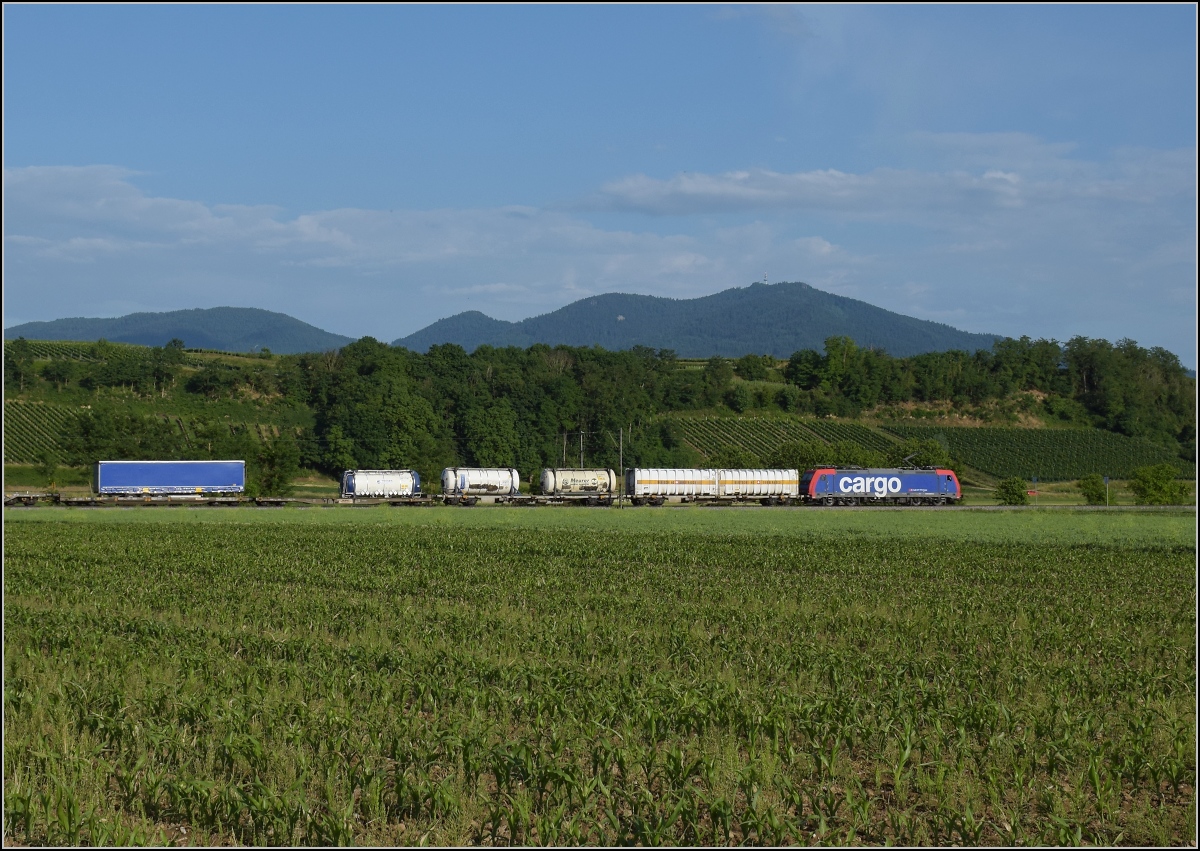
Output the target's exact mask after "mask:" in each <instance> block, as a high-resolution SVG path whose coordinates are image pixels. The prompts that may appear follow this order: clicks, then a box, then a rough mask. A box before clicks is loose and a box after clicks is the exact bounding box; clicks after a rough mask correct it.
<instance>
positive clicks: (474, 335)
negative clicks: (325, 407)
mask: <svg viewBox="0 0 1200 851" xmlns="http://www.w3.org/2000/svg"><path fill="white" fill-rule="evenodd" d="M834 336H837V337H841V336H845V337H850V338H851V339H853V340H854V342H855V343H856V344H857V345H859V346H860V347H863V348H874V349H884V350H885V351H887V352H889V353H890V354H892V355H895V356H897V357H908V356H910V355H916V354H921V353H924V352H944V351H950V350H953V349H957V350H960V351H965V352H974V351H976V350H978V349H991V347H992V343H994V342H995V341H996V339H997V338H996V337H995V336H994V335H991V334H971V333H968V332H966V331H959V330H958V329H956V328H952V327H950V326H949V325H942V324H940V323H937V322H928V321H925V320H922V319H914V318H912V317H911V316H903V315H901V314H899V313H893V312H891V311H890V310H884V309H883V308H880V307H875V306H874V305H870V304H867V303H866V302H863V301H858V300H856V299H852V298H846V297H844V296H839V295H834V294H832V293H827V292H823V291H821V290H818V289H815V288H813V287H810V286H809V285H808V284H802V283H780V284H761V283H760V284H753V285H751V286H749V287H745V288H734V289H729V290H724V291H723V292H719V293H716V294H714V295H710V296H704V297H702V298H694V299H670V298H658V297H655V296H644V295H626V294H623V293H608V294H605V295H599V296H593V297H591V298H586V299H582V300H581V301H577V302H574V303H573V304H568V305H567V306H566V307H563V308H561V309H559V310H556V311H554V312H553V313H547V314H544V315H542V316H535V317H533V318H530V319H525V320H522V321H520V322H504V321H501V320H499V319H492V318H491V317H488V316H485V315H484V314H482V313H479V312H477V311H472V312H468V313H460V314H457V315H456V316H452V317H450V318H448V319H442V320H440V321H438V322H435V323H434V324H432V325H430V326H429V327H427V328H424V329H422V330H420V331H418V332H416V333H415V334H411V335H409V336H408V337H403V338H401V339H399V340H396V341H395V342H394V343H393V345H396V346H403V347H405V348H407V349H411V350H412V351H416V352H424V351H427V350H428V349H429V347H430V346H433V345H437V344H440V343H457V344H458V345H460V346H462V347H463V348H465V349H467V350H468V351H473V350H474V349H475V348H477V347H478V346H481V345H485V344H486V345H491V346H519V347H521V348H527V347H529V346H531V345H533V344H535V343H546V344H548V345H551V346H554V345H568V346H596V345H598V346H601V347H603V348H605V349H608V350H610V351H613V350H623V349H631V348H633V347H634V346H649V347H651V348H656V349H671V350H673V351H674V352H675V353H676V354H677V355H679V356H680V357H689V358H701V357H709V356H711V355H722V356H724V357H740V356H741V355H744V354H748V353H751V352H755V353H760V354H771V355H775V356H776V357H780V358H786V357H788V356H789V355H791V354H792V352H796V351H799V350H801V349H820V348H821V346H822V344H823V343H824V341H825V340H826V339H827V338H829V337H834Z"/></svg>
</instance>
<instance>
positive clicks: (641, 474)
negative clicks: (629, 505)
mask: <svg viewBox="0 0 1200 851" xmlns="http://www.w3.org/2000/svg"><path fill="white" fill-rule="evenodd" d="M717 487H718V485H717V471H716V470H696V469H680V468H674V469H672V468H663V467H634V468H633V469H631V470H628V471H626V473H625V493H626V494H627V495H628V496H629V497H630V499H631V500H632V501H633V504H634V505H644V504H646V503H649V504H650V505H662V504H663V503H664V502H666V501H667V500H671V501H672V502H696V501H698V500H701V499H713V498H715V497H716V496H717Z"/></svg>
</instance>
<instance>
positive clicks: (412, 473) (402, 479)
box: [342, 470, 421, 499]
mask: <svg viewBox="0 0 1200 851" xmlns="http://www.w3.org/2000/svg"><path fill="white" fill-rule="evenodd" d="M420 493H421V475H420V474H419V473H418V472H417V471H416V470H347V471H346V472H345V473H343V474H342V498H343V499H354V498H359V499H363V498H373V499H387V498H388V497H394V496H417V495H419V494H420Z"/></svg>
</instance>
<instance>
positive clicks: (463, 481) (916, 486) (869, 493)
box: [94, 461, 962, 506]
mask: <svg viewBox="0 0 1200 851" xmlns="http://www.w3.org/2000/svg"><path fill="white" fill-rule="evenodd" d="M245 466H246V465H245V462H243V461H101V462H100V463H99V464H97V466H96V476H95V480H94V481H95V490H96V492H97V493H99V494H100V495H102V496H106V495H107V496H126V497H128V496H139V497H143V498H151V497H170V496H175V497H197V498H200V497H211V496H215V495H228V496H235V497H236V496H237V495H239V494H241V493H242V492H243V491H244V489H245V482H246V472H245ZM441 484H442V492H441V493H440V494H424V493H422V492H421V476H420V474H419V473H417V471H416V470H347V471H345V473H343V475H342V487H341V496H342V500H343V501H350V502H358V501H359V500H368V501H374V500H387V501H391V502H393V503H396V504H414V505H420V504H430V503H434V502H442V503H445V504H447V505H467V506H469V505H476V504H477V503H480V502H484V503H491V504H503V503H508V504H514V505H544V504H559V505H562V504H583V505H612V503H613V501H614V500H615V499H617V498H618V495H621V494H623V495H624V496H626V497H628V498H629V500H630V501H631V502H632V504H633V505H664V504H666V503H668V502H670V503H700V502H722V503H730V502H732V503H744V502H759V503H761V504H763V505H825V506H835V505H840V506H851V505H913V506H917V505H954V504H956V503H958V502H960V501H961V500H962V487H961V486H960V485H959V482H958V477H957V476H956V475H955V474H954V471H953V470H944V469H938V468H934V467H920V468H913V467H910V468H906V469H901V468H891V469H862V468H858V467H817V468H814V469H811V470H805V471H804V472H803V473H801V471H799V470H795V469H787V470H779V469H748V470H735V469H691V468H687V469H681V468H659V467H652V468H646V467H634V468H631V469H627V470H626V471H625V476H624V482H623V484H624V490H623V492H622V491H621V490H620V489H619V488H618V485H619V484H621V480H620V479H619V478H618V477H617V475H616V473H614V472H613V471H612V470H609V469H591V470H582V469H569V468H557V467H554V468H550V467H548V468H546V469H544V470H542V474H541V479H540V482H539V484H540V485H541V487H540V491H541V492H540V493H539V494H528V493H521V476H520V473H519V472H518V471H517V470H516V469H515V468H512V467H447V468H446V469H444V470H443V471H442V480H441Z"/></svg>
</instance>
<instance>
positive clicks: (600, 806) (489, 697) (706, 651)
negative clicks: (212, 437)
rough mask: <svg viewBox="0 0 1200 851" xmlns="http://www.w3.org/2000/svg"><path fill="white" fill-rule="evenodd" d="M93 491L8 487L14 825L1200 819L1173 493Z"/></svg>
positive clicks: (848, 840) (78, 839) (282, 837)
mask: <svg viewBox="0 0 1200 851" xmlns="http://www.w3.org/2000/svg"><path fill="white" fill-rule="evenodd" d="M91 511H92V513H88V512H87V510H83V511H79V510H70V509H27V510H9V511H6V513H5V539H4V544H5V571H4V621H5V645H4V831H5V844H6V845H8V844H109V845H111V844H129V843H143V842H148V843H177V844H196V845H210V844H253V845H268V844H284V845H286V844H321V845H325V844H349V843H356V844H389V845H390V844H404V845H409V844H420V843H428V844H453V843H477V844H484V845H511V844H522V845H536V844H594V843H602V844H646V845H660V844H720V845H725V844H818V843H819V844H830V843H832V844H855V845H858V844H884V843H893V844H928V845H949V844H989V845H1061V844H1079V843H1084V842H1088V843H1097V844H1104V845H1107V844H1134V845H1152V844H1186V843H1189V842H1194V840H1195V838H1196V833H1195V825H1196V811H1195V746H1196V738H1195V729H1196V717H1195V709H1196V644H1195V629H1196V588H1195V557H1196V552H1195V537H1194V534H1195V527H1194V523H1195V515H1194V513H1192V514H1181V515H1151V514H1141V515H1139V514H1135V513H1132V512H1130V513H1126V514H1112V515H1106V516H1105V517H1097V516H1095V515H1094V514H1092V515H1087V514H1084V513H1082V512H1081V513H1079V514H1071V515H1067V516H1066V517H1065V519H1061V518H1058V517H1052V516H1048V515H1045V514H1038V513H1036V512H1033V513H1026V514H1022V515H1013V514H1007V515H1002V514H996V513H993V514H985V513H971V512H961V513H953V514H941V515H936V516H935V515H929V514H921V515H920V516H914V515H913V514H904V513H902V512H892V513H889V512H875V513H872V516H873V517H874V518H875V520H874V521H873V522H867V521H869V520H872V518H870V517H867V516H866V513H862V512H857V513H856V512H846V513H844V514H830V513H817V512H804V511H803V510H797V511H785V510H780V511H778V512H775V513H771V512H765V511H764V512H758V513H754V512H744V511H743V512H739V511H738V510H736V509H728V510H720V509H709V510H704V509H690V510H689V509H680V510H678V511H677V512H674V511H673V510H670V509H664V510H661V511H659V512H652V511H649V510H646V511H641V512H638V511H632V510H627V511H616V510H602V509H598V510H595V511H587V510H584V509H575V510H571V509H563V510H559V511H555V510H546V511H544V512H538V511H530V510H524V509H510V510H504V509H497V510H494V511H491V512H486V511H484V512H479V511H475V510H462V509H411V510H408V511H403V510H396V509H384V510H382V511H381V510H374V509H368V510H343V511H340V512H339V511H338V510H337V509H332V510H324V511H322V510H320V509H309V510H306V511H305V510H298V509H277V510H275V513H271V511H270V510H254V509H211V510H208V511H207V512H206V511H205V510H200V509H197V510H189V509H157V510H144V511H142V512H139V511H138V510H133V511H124V510H118V509H113V510H111V511H106V510H103V509H94V510H91ZM222 512H225V513H222ZM543 518H544V519H543ZM575 518H579V520H576V519H575ZM676 518H678V522H676ZM743 521H745V525H744V526H743ZM764 524H767V525H764ZM739 529H743V530H744V531H738V530H739ZM772 529H774V530H775V531H770V530H772ZM939 529H940V530H942V532H940V533H939V532H938V531H937V530H939ZM750 530H754V532H755V533H754V534H747V533H746V532H747V531H750ZM856 530H859V531H856ZM1106 530H1107V531H1106ZM1157 530H1168V531H1170V534H1167V535H1160V534H1159V531H1157Z"/></svg>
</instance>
